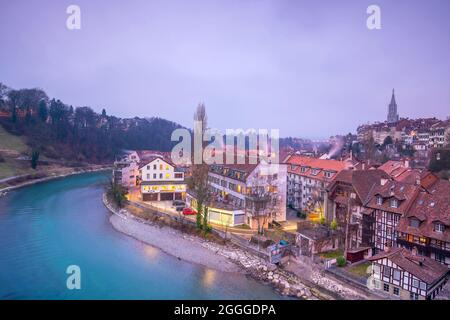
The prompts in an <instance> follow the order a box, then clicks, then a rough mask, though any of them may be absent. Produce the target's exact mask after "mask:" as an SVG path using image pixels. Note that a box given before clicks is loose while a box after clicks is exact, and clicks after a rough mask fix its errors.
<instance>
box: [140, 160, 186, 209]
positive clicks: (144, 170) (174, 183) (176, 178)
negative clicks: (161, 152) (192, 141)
mask: <svg viewBox="0 0 450 320" xmlns="http://www.w3.org/2000/svg"><path fill="white" fill-rule="evenodd" d="M139 173H140V177H141V178H140V179H141V181H140V186H141V194H142V200H144V201H167V200H181V199H185V196H186V183H185V181H184V173H183V172H180V171H178V170H177V169H176V168H175V166H173V165H172V164H171V163H169V161H168V160H165V159H163V157H162V156H154V157H152V158H151V159H149V160H148V161H146V163H144V164H143V165H140V166H139Z"/></svg>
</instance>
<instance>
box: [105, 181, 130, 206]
mask: <svg viewBox="0 0 450 320" xmlns="http://www.w3.org/2000/svg"><path fill="white" fill-rule="evenodd" d="M126 194H127V191H126V190H125V188H124V187H122V186H121V185H119V184H117V183H114V182H111V185H110V186H109V189H108V195H109V196H110V197H111V198H112V200H113V201H114V203H115V204H116V205H117V206H118V207H119V208H122V207H123V206H124V204H125V202H126V200H127V198H126V197H125V195H126Z"/></svg>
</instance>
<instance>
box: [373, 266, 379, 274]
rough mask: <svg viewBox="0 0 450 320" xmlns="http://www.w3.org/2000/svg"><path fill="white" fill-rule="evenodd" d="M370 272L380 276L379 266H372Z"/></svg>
mask: <svg viewBox="0 0 450 320" xmlns="http://www.w3.org/2000/svg"><path fill="white" fill-rule="evenodd" d="M372 270H373V273H374V274H380V266H379V265H377V264H376V265H374V266H373V269H372Z"/></svg>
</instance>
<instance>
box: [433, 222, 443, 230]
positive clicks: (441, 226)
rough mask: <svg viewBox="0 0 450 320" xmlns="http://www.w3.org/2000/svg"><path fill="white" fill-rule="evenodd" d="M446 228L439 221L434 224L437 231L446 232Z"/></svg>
mask: <svg viewBox="0 0 450 320" xmlns="http://www.w3.org/2000/svg"><path fill="white" fill-rule="evenodd" d="M444 230H445V226H444V224H442V223H439V222H436V223H435V224H434V231H436V232H444Z"/></svg>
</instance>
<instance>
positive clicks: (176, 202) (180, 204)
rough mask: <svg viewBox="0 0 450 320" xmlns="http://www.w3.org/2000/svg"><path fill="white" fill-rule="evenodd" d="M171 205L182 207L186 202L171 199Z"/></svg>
mask: <svg viewBox="0 0 450 320" xmlns="http://www.w3.org/2000/svg"><path fill="white" fill-rule="evenodd" d="M172 206H174V207H179V206H183V207H184V206H186V203H185V202H184V201H181V200H173V202H172Z"/></svg>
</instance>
